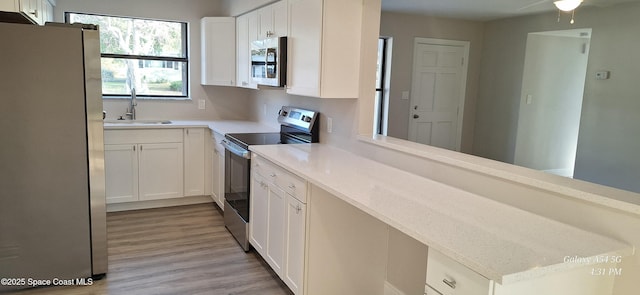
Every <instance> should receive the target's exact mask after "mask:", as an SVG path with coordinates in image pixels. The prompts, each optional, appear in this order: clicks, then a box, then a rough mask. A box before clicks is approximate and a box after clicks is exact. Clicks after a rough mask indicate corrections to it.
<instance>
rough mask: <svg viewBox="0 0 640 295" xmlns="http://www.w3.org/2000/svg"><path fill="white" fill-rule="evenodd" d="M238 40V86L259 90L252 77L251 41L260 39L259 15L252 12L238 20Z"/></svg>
mask: <svg viewBox="0 0 640 295" xmlns="http://www.w3.org/2000/svg"><path fill="white" fill-rule="evenodd" d="M236 38H237V46H238V48H237V52H236V55H237V57H236V58H237V59H236V63H237V65H236V66H237V71H238V75H237V76H238V77H237V81H236V86H238V87H244V88H250V89H257V88H258V85H257V84H255V83H254V82H253V81H252V79H251V75H250V68H251V49H250V48H251V41H254V40H256V39H257V38H258V15H257V13H256V12H251V13H248V14H245V15H241V16H239V17H238V18H237V20H236Z"/></svg>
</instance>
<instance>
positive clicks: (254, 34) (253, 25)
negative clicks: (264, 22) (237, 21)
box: [246, 11, 260, 48]
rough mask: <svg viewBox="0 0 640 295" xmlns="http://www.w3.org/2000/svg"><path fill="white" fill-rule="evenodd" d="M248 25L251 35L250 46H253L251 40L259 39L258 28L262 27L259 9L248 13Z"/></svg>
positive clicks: (249, 34)
mask: <svg viewBox="0 0 640 295" xmlns="http://www.w3.org/2000/svg"><path fill="white" fill-rule="evenodd" d="M246 16H247V27H248V30H247V32H248V36H249V48H251V42H253V41H256V40H258V29H259V27H260V24H259V22H260V19H259V17H258V11H252V12H249V13H247V14H246Z"/></svg>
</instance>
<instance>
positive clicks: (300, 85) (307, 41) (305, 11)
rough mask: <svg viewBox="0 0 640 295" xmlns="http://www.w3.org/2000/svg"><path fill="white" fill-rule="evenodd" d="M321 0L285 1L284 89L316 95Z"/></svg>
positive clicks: (318, 87)
mask: <svg viewBox="0 0 640 295" xmlns="http://www.w3.org/2000/svg"><path fill="white" fill-rule="evenodd" d="M321 40H322V1H320V0H290V1H289V38H288V39H287V41H288V44H287V54H288V56H287V58H288V59H287V64H288V67H289V69H288V72H287V80H288V81H287V93H289V94H296V95H303V96H314V97H319V96H320V72H321V64H320V56H321V55H320V54H321V51H320V50H321Z"/></svg>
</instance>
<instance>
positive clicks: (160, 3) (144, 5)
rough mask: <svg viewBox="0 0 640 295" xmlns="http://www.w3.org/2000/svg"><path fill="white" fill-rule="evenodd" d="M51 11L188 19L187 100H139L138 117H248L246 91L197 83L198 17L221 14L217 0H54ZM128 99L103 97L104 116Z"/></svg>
mask: <svg viewBox="0 0 640 295" xmlns="http://www.w3.org/2000/svg"><path fill="white" fill-rule="evenodd" d="M56 4H57V5H56V7H55V10H54V18H55V20H56V21H59V22H63V21H64V12H67V11H68V12H86V13H96V14H107V15H116V16H131V17H142V18H151V19H160V20H175V21H186V22H188V30H189V43H188V46H189V61H190V62H189V66H190V69H189V77H190V82H191V87H190V97H191V100H183V101H180V100H173V101H172V100H162V101H151V100H139V102H138V107H137V109H136V110H137V117H138V119H174V120H180V119H182V120H197V119H202V120H217V119H248V118H251V117H253V114H245V113H244V111H245V110H246V105H247V104H249V103H250V101H251V100H250V98H249V92H248V91H246V90H243V89H237V88H233V87H214V86H202V85H200V19H201V18H202V17H205V16H224V12H223V10H222V7H221V4H220V2H219V1H208V0H182V1H171V0H136V1H127V0H109V1H101V0H82V1H77V0H58V1H57V3H56ZM200 99H204V100H206V104H207V107H206V109H205V110H199V109H198V100H200ZM128 103H129V102H128V100H116V99H107V100H104V109H105V110H106V111H107V118H108V119H116V118H117V117H118V116H121V115H124V113H125V111H126V109H127V107H128Z"/></svg>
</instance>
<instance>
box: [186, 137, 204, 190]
mask: <svg viewBox="0 0 640 295" xmlns="http://www.w3.org/2000/svg"><path fill="white" fill-rule="evenodd" d="M204 134H205V130H204V128H187V129H185V130H184V195H185V196H202V195H204V194H205V192H204V166H205V160H204V158H205V156H204V154H205V151H204V146H205V144H204Z"/></svg>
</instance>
